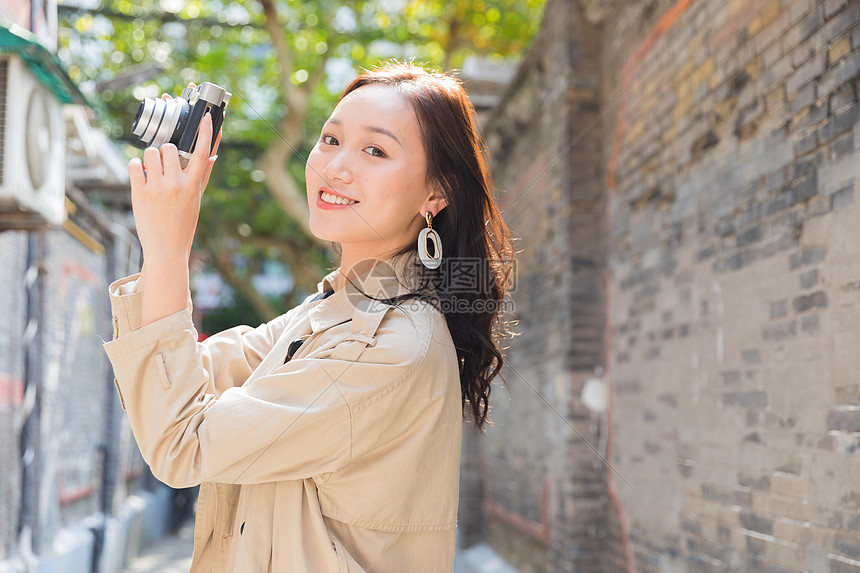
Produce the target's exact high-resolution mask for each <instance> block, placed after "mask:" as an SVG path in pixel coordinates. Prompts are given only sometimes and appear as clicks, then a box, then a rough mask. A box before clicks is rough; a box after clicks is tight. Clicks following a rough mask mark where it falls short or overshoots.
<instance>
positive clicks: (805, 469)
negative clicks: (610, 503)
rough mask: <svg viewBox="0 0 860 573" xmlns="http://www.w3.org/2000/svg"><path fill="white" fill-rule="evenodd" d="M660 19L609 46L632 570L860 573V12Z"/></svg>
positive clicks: (754, 7) (718, 5) (610, 22)
mask: <svg viewBox="0 0 860 573" xmlns="http://www.w3.org/2000/svg"><path fill="white" fill-rule="evenodd" d="M650 7H651V10H650V13H649V14H644V13H643V12H645V9H646V3H642V2H640V3H633V4H631V5H625V6H624V7H623V8H621V9H620V10H619V11H618V12H616V13H613V14H612V15H609V16H607V18H606V19H605V22H604V24H605V32H604V34H605V35H604V43H603V45H604V50H605V54H606V58H605V59H604V81H605V82H606V87H607V88H608V89H607V93H608V94H609V93H619V92H620V91H622V89H623V86H624V85H626V84H624V83H623V82H624V81H625V80H627V81H629V85H630V86H631V87H630V90H629V92H628V93H627V96H626V99H625V100H623V102H622V103H620V105H619V106H618V107H617V109H616V110H614V111H613V118H612V119H611V123H614V125H613V126H612V127H613V129H611V130H607V131H605V132H604V133H605V135H606V138H607V139H606V144H605V145H604V152H605V157H604V161H605V163H606V164H607V165H609V166H612V167H614V169H612V170H611V171H610V173H609V175H610V177H609V180H608V183H607V192H608V194H609V196H610V198H611V199H610V221H611V229H612V237H611V250H610V253H611V255H610V256H611V270H612V283H611V284H612V287H611V293H610V296H611V316H610V321H611V328H612V330H611V332H612V364H611V366H612V370H613V385H614V395H613V398H614V412H613V416H614V420H615V421H614V427H613V430H614V432H615V436H614V444H615V451H616V455H615V456H614V458H613V460H612V461H613V463H614V465H615V468H616V469H617V470H618V471H619V472H620V473H621V474H622V475H623V476H625V478H626V479H627V480H628V481H629V482H630V484H631V485H632V486H633V488H635V490H636V491H633V489H631V488H628V487H625V486H623V485H621V486H619V493H620V496H621V499H622V501H623V504H624V507H625V508H626V512H627V516H628V518H629V524H630V533H631V536H632V539H633V547H634V552H635V556H636V564H637V570H638V571H640V572H648V571H668V570H672V571H676V570H677V571H714V572H716V571H750V572H752V571H769V572H772V571H779V572H783V571H785V572H788V571H798V572H799V571H816V572H819V571H820V572H840V573H841V572H844V571H860V561H858V560H860V513H858V509H860V479H858V477H857V476H860V473H859V472H860V460H858V458H857V456H856V454H854V450H855V449H856V447H857V446H858V445H860V433H858V432H860V422H859V421H860V408H858V406H860V390H858V388H860V386H858V375H857V366H860V358H858V357H860V352H858V350H857V349H858V348H860V345H858V344H860V320H858V319H860V289H858V287H857V285H858V284H860V249H858V247H857V245H858V241H860V230H858V221H860V207H858V206H857V205H856V204H855V202H854V193H855V189H854V187H855V180H856V179H857V175H858V174H860V154H859V153H858V151H857V149H858V147H857V145H856V144H855V140H856V135H857V133H858V131H857V130H858V129H860V128H858V127H857V118H858V114H857V110H858V108H857V105H856V102H857V93H858V92H857V89H858V71H860V4H858V3H857V2H839V1H826V2H813V1H812V0H808V1H807V0H794V1H780V0H770V1H753V0H745V1H732V2H725V1H722V0H720V1H712V0H699V1H693V2H684V1H682V2H659V3H656V4H655V3H651V4H650ZM618 38H625V39H626V40H625V42H624V44H623V47H622V48H621V49H618V48H619V44H618V42H617V39H618Z"/></svg>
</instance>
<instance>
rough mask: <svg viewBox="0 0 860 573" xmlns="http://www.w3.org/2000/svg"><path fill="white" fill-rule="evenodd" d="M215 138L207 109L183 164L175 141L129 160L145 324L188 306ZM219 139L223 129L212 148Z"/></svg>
mask: <svg viewBox="0 0 860 573" xmlns="http://www.w3.org/2000/svg"><path fill="white" fill-rule="evenodd" d="M163 97H165V96H163ZM166 97H170V96H166ZM210 141H212V118H211V117H210V116H209V114H206V115H205V116H204V117H203V120H202V121H201V122H200V130H199V132H198V135H197V145H196V147H195V149H194V152H193V153H192V154H191V159H190V160H189V162H188V165H187V166H186V167H185V168H184V169H183V168H182V167H181V165H180V163H179V151H178V150H177V149H176V146H175V145H173V144H165V145H162V146H161V149H160V150H159V149H155V148H153V147H150V148H148V149H147V150H146V151H144V152H143V162H141V161H140V159H132V160H131V161H130V162H129V164H128V174H129V178H130V180H131V204H132V208H133V210H134V221H135V225H136V226H137V234H138V238H139V239H140V244H141V247H142V248H143V270H142V271H141V277H140V281H139V283H138V290H142V291H143V301H142V309H141V326H146V325H147V324H150V323H151V322H154V321H156V320H159V319H161V318H164V317H166V316H168V315H170V314H173V313H175V312H179V311H181V310H183V309H184V308H186V305H187V301H188V288H189V280H188V259H189V256H190V254H191V243H192V242H193V241H194V232H195V231H196V229H197V219H198V217H199V215H200V200H201V199H202V197H203V192H204V191H205V189H206V184H207V183H208V181H209V175H210V174H211V172H212V166H213V165H214V163H215V158H216V157H217V156H214V157H209V142H210ZM220 143H221V134H220V133H219V134H218V138H217V139H216V140H215V147H214V149H213V151H216V152H217V150H218V146H219V145H220Z"/></svg>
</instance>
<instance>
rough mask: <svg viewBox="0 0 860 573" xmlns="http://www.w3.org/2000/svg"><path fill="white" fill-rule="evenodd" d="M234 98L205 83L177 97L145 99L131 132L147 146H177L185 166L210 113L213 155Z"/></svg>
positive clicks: (220, 89) (183, 91) (135, 117)
mask: <svg viewBox="0 0 860 573" xmlns="http://www.w3.org/2000/svg"><path fill="white" fill-rule="evenodd" d="M231 95H232V94H231V93H230V92H228V91H227V90H225V89H224V88H222V87H220V86H216V85H215V84H213V83H209V82H203V83H201V84H200V85H199V86H195V87H191V86H189V87H187V88H185V89H184V90H182V94H181V95H180V96H179V97H178V98H174V99H167V100H163V99H153V98H145V99H144V100H143V101H142V102H140V107H139V108H138V109H137V115H135V116H134V123H132V125H131V132H132V133H133V134H134V135H136V136H138V137H139V138H140V140H141V141H143V143H144V144H145V145H146V146H147V147H161V146H162V145H164V144H165V143H172V144H174V145H176V148H177V149H178V150H179V157H180V161H181V163H182V166H183V167H184V166H185V165H186V164H187V163H188V160H189V159H191V153H192V152H193V151H194V148H195V146H196V144H197V132H198V130H199V129H200V121H201V120H202V119H203V116H204V115H205V114H206V112H207V111H208V112H209V113H210V114H211V115H212V141H211V142H210V145H209V153H210V154H211V153H212V149H213V148H214V147H215V139H216V138H217V137H218V131H219V130H220V129H221V123H222V122H223V121H224V110H225V109H226V108H227V103H229V101H230V96H231Z"/></svg>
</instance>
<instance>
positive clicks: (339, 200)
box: [321, 191, 358, 205]
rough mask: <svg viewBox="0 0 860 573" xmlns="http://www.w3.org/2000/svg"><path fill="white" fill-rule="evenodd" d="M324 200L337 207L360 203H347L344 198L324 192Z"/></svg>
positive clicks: (322, 194)
mask: <svg viewBox="0 0 860 573" xmlns="http://www.w3.org/2000/svg"><path fill="white" fill-rule="evenodd" d="M321 196H322V200H323V201H325V202H326V203H333V204H335V205H352V204H353V203H358V201H347V200H346V199H344V198H343V197H338V196H337V195H332V194H331V193H326V192H325V191H323V192H322V193H321Z"/></svg>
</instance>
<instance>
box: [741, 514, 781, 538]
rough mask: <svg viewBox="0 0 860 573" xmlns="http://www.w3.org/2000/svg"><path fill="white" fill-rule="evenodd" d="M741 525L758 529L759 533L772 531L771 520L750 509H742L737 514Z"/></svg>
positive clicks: (754, 529)
mask: <svg viewBox="0 0 860 573" xmlns="http://www.w3.org/2000/svg"><path fill="white" fill-rule="evenodd" d="M739 518H740V521H741V525H743V526H744V527H745V528H746V529H750V530H752V531H758V532H759V533H766V534H768V535H769V534H771V533H773V520H772V519H768V518H766V517H762V516H759V515H756V514H755V513H752V512H750V511H742V512H741V513H740V515H739Z"/></svg>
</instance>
